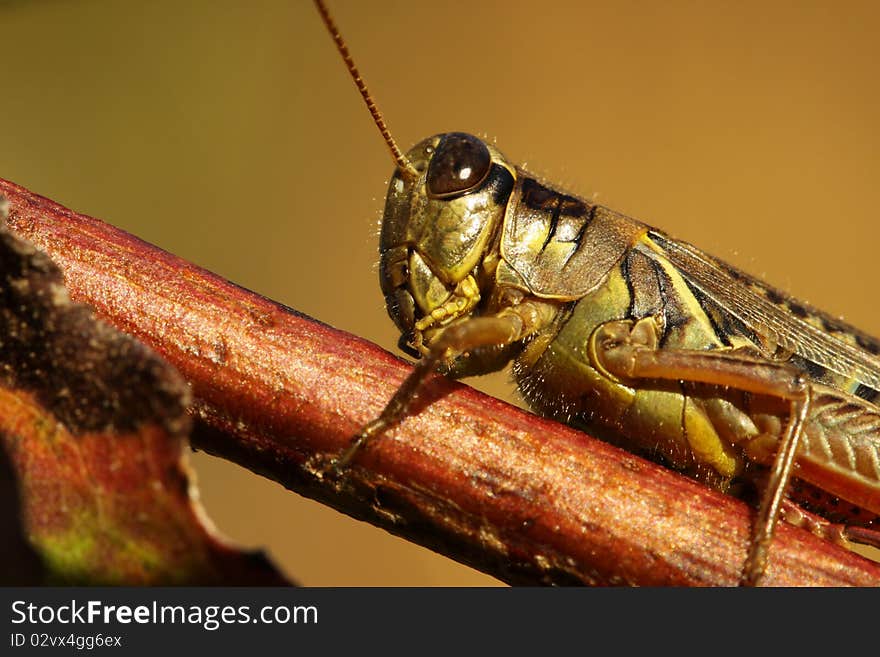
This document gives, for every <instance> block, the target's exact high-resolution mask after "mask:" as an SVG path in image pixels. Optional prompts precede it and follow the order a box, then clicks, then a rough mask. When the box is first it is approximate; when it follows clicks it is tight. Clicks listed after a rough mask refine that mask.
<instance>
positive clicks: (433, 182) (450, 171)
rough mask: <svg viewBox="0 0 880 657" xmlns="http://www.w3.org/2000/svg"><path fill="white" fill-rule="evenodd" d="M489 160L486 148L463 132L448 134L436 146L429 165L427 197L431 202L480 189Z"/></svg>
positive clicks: (490, 163)
mask: <svg viewBox="0 0 880 657" xmlns="http://www.w3.org/2000/svg"><path fill="white" fill-rule="evenodd" d="M491 167H492V156H491V155H490V154H489V149H488V148H486V144H484V143H483V142H482V141H480V140H479V139H477V138H476V137H474V136H472V135H467V134H465V133H463V132H450V133H449V134H447V135H444V136H443V138H442V139H441V140H440V143H439V144H437V149H436V151H435V152H434V157H432V158H431V163H430V164H429V165H428V175H427V178H426V180H427V183H428V194H429V195H430V196H432V197H434V198H447V197H449V196H459V195H461V194H465V193H467V192H469V191H471V190H473V189H475V188H477V187H479V186H480V183H482V182H483V181H484V180H485V179H486V176H488V175H489V169H490V168H491Z"/></svg>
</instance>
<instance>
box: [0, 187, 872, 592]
mask: <svg viewBox="0 0 880 657" xmlns="http://www.w3.org/2000/svg"><path fill="white" fill-rule="evenodd" d="M0 193H3V194H5V195H6V196H7V198H8V199H9V201H10V210H11V214H10V219H9V223H10V226H11V228H12V229H13V230H15V231H17V232H18V233H19V234H20V235H21V236H23V237H25V238H27V239H29V240H31V241H32V242H34V243H35V244H36V245H37V246H39V247H40V248H42V249H44V250H45V251H46V252H47V253H48V254H49V255H50V256H51V257H52V258H53V259H54V260H55V261H56V262H57V263H58V264H59V266H61V268H62V269H63V270H64V272H65V277H66V283H67V286H68V288H69V290H70V293H71V295H72V297H74V298H75V299H76V300H78V301H81V302H85V303H88V304H90V305H92V306H94V307H95V309H96V310H97V312H98V313H99V315H101V316H102V317H104V318H105V319H106V320H107V321H109V322H111V323H112V324H114V325H115V326H117V327H118V328H120V329H122V330H124V331H126V332H128V333H130V334H132V335H134V336H136V337H137V338H139V339H140V340H142V341H143V342H145V343H146V344H148V345H150V346H151V347H153V348H154V349H155V350H157V351H158V352H159V353H160V354H162V355H163V356H164V357H165V358H166V359H168V360H169V361H170V362H171V363H172V364H174V365H175V366H176V367H177V368H178V369H179V370H180V371H181V373H182V374H183V375H184V376H185V377H186V378H187V379H188V380H189V381H190V382H191V384H192V387H193V391H194V393H195V397H196V399H197V401H196V404H195V407H194V409H193V412H194V413H195V415H196V416H197V417H198V418H199V419H200V420H201V421H202V422H201V424H200V427H199V429H198V430H197V431H196V434H195V435H194V437H193V440H194V445H195V446H196V447H198V448H200V449H204V450H206V451H208V452H211V453H214V454H217V455H219V456H223V457H226V458H229V459H231V460H233V461H235V462H237V463H240V464H242V465H244V466H246V467H248V468H250V469H252V470H254V471H255V472H259V473H260V474H263V475H265V476H267V477H270V478H272V479H274V480H276V481H278V482H280V483H282V484H284V485H285V486H287V487H289V488H291V489H293V490H296V491H297V492H299V493H301V494H303V495H307V496H309V497H312V498H315V499H318V500H321V501H323V502H325V503H327V504H330V505H332V506H334V507H335V508H337V509H339V510H340V511H343V512H345V513H347V514H350V515H352V516H354V517H357V518H360V519H363V520H366V521H368V522H371V523H373V524H375V525H378V526H381V527H384V528H386V529H388V530H389V531H392V532H394V533H395V534H399V535H401V536H403V537H405V538H408V539H410V540H412V541H415V542H417V543H420V544H423V545H426V546H429V547H431V548H433V549H435V550H437V551H439V552H442V553H444V554H446V555H448V556H451V557H453V558H455V559H458V560H460V561H463V562H465V563H467V564H470V565H472V566H474V567H476V568H478V569H480V570H482V571H484V572H486V573H489V574H491V575H494V576H496V577H498V578H500V579H502V580H504V581H507V582H510V583H516V584H550V583H553V584H569V583H575V584H640V585H733V584H735V583H736V582H737V580H738V577H739V574H740V569H741V567H742V564H743V561H744V559H745V556H746V548H747V543H748V537H749V524H750V522H751V518H752V515H753V512H752V510H751V509H749V508H748V507H747V506H746V505H745V504H743V503H741V502H740V501H738V500H736V499H734V498H732V497H728V496H725V495H720V494H717V493H715V492H713V491H711V490H708V489H706V488H705V487H703V486H701V485H699V484H696V483H695V482H693V481H691V480H689V479H687V478H685V477H681V476H679V475H677V474H675V473H673V472H671V471H669V470H666V469H664V468H662V467H659V466H656V465H654V464H652V463H649V462H647V461H644V460H642V459H639V458H637V457H635V456H633V455H630V454H628V453H626V452H623V451H620V450H618V449H616V448H614V447H611V446H609V445H607V444H605V443H603V442H600V441H598V440H595V439H593V438H591V437H589V436H587V435H585V434H583V433H581V432H578V431H575V430H572V429H570V428H568V427H565V426H562V425H559V424H556V423H554V422H550V421H547V420H543V419H540V418H537V417H535V416H533V415H530V414H528V413H525V412H523V411H520V410H518V409H516V408H514V407H512V406H509V405H507V404H504V403H502V402H500V401H498V400H496V399H493V398H491V397H487V396H485V395H482V394H480V393H478V392H476V391H474V390H472V389H470V388H468V387H467V386H464V385H461V384H458V383H454V382H450V381H447V380H445V379H443V378H442V377H437V378H436V379H435V380H434V381H433V383H432V385H431V391H430V394H428V395H426V396H427V397H429V398H430V399H426V400H423V403H422V404H421V408H420V409H418V412H417V413H416V414H415V415H413V416H411V417H409V418H407V419H406V420H405V421H404V422H403V423H401V425H400V426H398V427H396V428H394V429H393V430H391V431H389V432H388V433H387V434H386V435H385V436H384V437H383V438H382V439H381V440H379V441H378V442H377V443H375V444H374V445H373V446H371V447H370V448H369V449H368V450H367V451H365V452H364V453H362V454H361V455H360V456H359V457H358V459H357V462H356V464H355V465H354V466H353V467H352V468H351V470H350V471H349V472H348V473H347V475H346V476H345V477H344V478H343V479H341V480H338V481H335V480H331V479H329V478H327V477H322V476H321V467H322V464H325V463H326V461H327V459H328V458H329V457H330V456H332V455H334V454H337V453H339V452H340V451H341V450H342V449H343V448H344V447H345V446H346V445H347V444H348V442H349V440H350V439H351V437H352V436H353V435H354V434H355V433H356V431H357V430H358V429H359V428H360V427H361V426H362V425H363V424H365V423H366V422H367V421H368V420H370V419H372V418H374V417H375V416H377V415H378V413H379V411H380V410H381V408H382V406H383V405H384V403H385V402H387V400H388V399H389V398H390V397H391V395H392V393H393V392H394V390H395V389H396V388H397V386H398V385H399V384H400V383H401V381H402V380H403V379H404V377H405V376H406V374H407V373H408V371H409V370H410V366H408V365H407V364H406V363H404V362H402V361H401V360H399V359H397V358H395V357H393V356H391V355H390V354H388V353H387V352H385V351H383V350H381V349H379V348H378V347H376V346H375V345H372V344H370V343H367V342H365V341H363V340H360V339H358V338H356V337H354V336H352V335H349V334H347V333H344V332H341V331H337V330H334V329H332V328H330V327H328V326H326V325H324V324H321V323H319V322H316V321H315V320H312V319H309V318H308V317H305V316H303V315H301V314H299V313H297V312H296V311H293V310H291V309H289V308H285V307H283V306H280V305H279V304H276V303H274V302H272V301H270V300H267V299H265V298H263V297H261V296H259V295H257V294H254V293H252V292H249V291H248V290H245V289H242V288H240V287H237V286H235V285H233V284H231V283H229V282H228V281H226V280H224V279H222V278H220V277H218V276H216V275H214V274H212V273H210V272H207V271H205V270H203V269H200V268H199V267H196V266H194V265H192V264H190V263H188V262H186V261H184V260H181V259H180V258H177V257H175V256H173V255H171V254H168V253H166V252H164V251H162V250H160V249H158V248H156V247H154V246H151V245H150V244H147V243H145V242H143V241H141V240H139V239H137V238H135V237H133V236H131V235H129V234H127V233H125V232H123V231H120V230H118V229H116V228H113V227H112V226H110V225H108V224H105V223H103V222H101V221H98V220H96V219H92V218H90V217H86V216H83V215H80V214H77V213H75V212H72V211H71V210H68V209H66V208H63V207H61V206H60V205H58V204H56V203H54V202H52V201H50V200H47V199H45V198H42V197H40V196H37V195H35V194H33V193H31V192H28V191H27V190H25V189H23V188H21V187H19V186H17V185H15V184H13V183H9V182H5V181H2V180H0ZM427 402H430V403H427ZM764 583H765V584H767V585H786V586H792V585H846V584H854V585H861V586H871V585H878V584H880V565H878V564H876V563H874V562H871V561H868V560H866V559H864V558H862V557H859V556H858V555H855V554H853V553H851V552H849V551H847V550H844V549H842V548H839V547H837V546H834V545H832V544H830V543H828V542H825V541H822V540H819V539H817V538H815V537H814V536H812V535H811V534H808V533H807V532H805V531H803V530H800V529H796V528H794V527H792V526H789V525H787V524H786V523H781V526H780V527H779V530H778V532H777V537H776V540H775V541H774V543H773V547H772V551H771V557H770V565H769V569H768V572H767V576H766V577H765V579H764Z"/></svg>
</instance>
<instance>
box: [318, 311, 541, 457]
mask: <svg viewBox="0 0 880 657" xmlns="http://www.w3.org/2000/svg"><path fill="white" fill-rule="evenodd" d="M556 311H557V307H556V305H554V304H552V303H547V302H543V301H524V302H523V303H520V304H518V305H516V306H510V307H507V308H504V309H503V310H501V311H500V312H498V313H496V314H495V315H489V316H486V317H470V318H467V319H465V320H462V321H460V322H457V323H455V324H451V325H449V326H447V327H445V328H444V329H442V330H441V331H440V332H439V333H436V334H434V335H433V336H432V338H431V340H430V342H429V343H428V344H427V345H423V346H422V353H423V355H422V358H421V359H420V360H419V361H418V362H417V363H416V365H415V368H414V369H413V371H412V372H411V373H410V375H409V376H408V377H407V378H406V380H405V381H404V382H403V384H401V386H400V387H399V388H398V389H397V392H395V393H394V396H393V397H392V398H391V401H389V402H388V405H387V406H386V407H385V409H384V410H383V411H382V413H381V414H380V415H379V417H377V418H376V419H375V420H373V421H372V422H370V423H369V424H367V425H366V426H365V427H364V428H363V429H361V431H360V432H358V434H357V435H356V436H355V437H354V438H353V439H352V441H351V444H350V445H349V446H348V447H347V448H346V450H345V451H344V452H343V453H342V454H340V455H339V456H338V457H337V458H336V459H334V460H333V462H332V463H331V464H330V468H331V469H332V470H334V471H336V472H338V471H340V470H342V469H343V468H345V467H347V466H348V465H349V464H350V463H351V462H352V460H353V459H354V458H355V456H356V455H357V453H358V452H359V451H360V450H361V449H363V448H364V447H365V446H366V445H367V444H368V443H369V442H370V441H371V440H373V439H374V438H375V437H377V436H379V435H381V434H382V433H383V432H384V431H385V430H386V429H388V428H389V427H390V426H392V425H394V424H396V423H397V422H399V421H400V420H402V419H403V418H404V417H406V414H407V411H408V410H409V407H410V406H411V405H412V402H413V401H414V400H415V399H416V397H418V394H419V391H420V390H421V389H422V387H423V386H424V384H425V381H427V379H428V377H429V376H430V374H431V373H432V372H434V371H435V370H436V369H437V368H438V367H439V366H440V365H441V364H442V363H444V362H446V361H448V360H451V359H453V358H455V357H456V356H459V355H461V354H466V353H467V352H469V351H472V350H474V349H478V348H480V347H490V346H504V345H509V344H512V343H514V342H517V341H519V340H522V339H524V338H527V337H528V336H530V335H532V334H534V333H536V332H538V331H540V330H541V329H543V328H545V327H546V326H548V325H549V324H550V323H551V322H552V320H553V318H554V317H555V315H556Z"/></svg>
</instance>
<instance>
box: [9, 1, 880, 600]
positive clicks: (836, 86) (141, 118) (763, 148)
mask: <svg viewBox="0 0 880 657" xmlns="http://www.w3.org/2000/svg"><path fill="white" fill-rule="evenodd" d="M330 4H331V9H332V10H333V11H334V12H335V16H336V19H337V22H338V23H339V25H340V27H341V29H342V31H343V33H344V34H345V36H346V37H347V39H348V41H349V45H350V47H351V49H352V52H353V54H354V56H355V58H356V61H357V62H358V65H359V66H360V68H361V71H362V73H363V74H364V77H365V78H366V80H367V82H368V84H369V85H370V86H371V88H372V90H373V92H374V94H375V96H376V98H377V100H378V102H379V104H380V107H381V108H382V110H383V111H384V113H385V115H386V117H387V119H388V121H389V124H390V126H391V129H392V131H393V132H394V134H395V135H396V136H397V138H398V140H399V141H400V142H401V144H402V145H403V146H404V147H408V146H409V145H410V144H412V143H413V142H415V141H417V140H418V139H420V138H422V137H424V136H427V135H429V134H433V133H436V132H442V131H447V130H465V131H469V132H473V133H476V134H478V135H481V136H484V137H488V138H490V139H496V140H497V144H498V146H499V148H500V149H501V150H502V151H504V152H505V153H506V154H507V155H508V156H509V157H511V158H512V159H514V160H515V161H518V162H521V163H526V164H527V165H528V166H529V167H530V168H531V169H532V170H533V171H535V172H536V173H540V174H542V175H544V176H546V177H547V178H549V179H551V180H554V181H558V182H559V183H562V184H563V185H564V186H566V187H568V188H570V189H573V190H576V191H578V192H580V193H581V194H583V195H592V194H593V193H596V194H598V199H599V200H600V202H602V203H604V204H606V205H610V206H611V207H614V208H616V209H618V210H621V211H624V212H626V213H628V214H631V215H633V216H636V217H638V218H641V219H643V220H644V221H647V222H649V223H652V224H654V225H657V226H659V227H662V228H664V229H666V230H667V231H668V232H670V233H672V234H673V235H675V236H678V237H681V238H684V239H687V240H688V241H691V242H694V243H696V244H697V245H699V246H701V247H703V248H704V249H706V250H708V251H709V252H711V253H714V254H715V255H718V256H720V257H722V258H724V259H727V260H729V261H731V262H733V263H735V264H736V265H738V266H740V267H741V268H743V269H746V270H747V271H750V272H752V273H754V274H757V275H759V276H762V277H764V278H766V279H768V280H769V281H771V282H773V283H775V284H776V285H778V286H780V287H783V288H785V289H787V290H789V291H790V292H792V293H794V294H795V295H796V296H799V297H801V298H803V299H805V300H807V301H810V302H812V303H814V304H817V305H819V306H820V307H824V308H826V309H827V310H829V311H831V312H832V313H834V314H838V315H842V316H844V317H845V319H847V320H848V321H850V322H852V323H854V324H856V325H858V326H860V327H862V328H864V329H866V330H868V331H869V332H871V333H874V334H880V310H878V308H877V302H876V300H875V296H874V295H875V291H876V285H875V283H874V281H875V280H876V278H877V273H876V271H877V270H876V269H875V262H876V257H875V254H876V251H875V249H876V248H877V245H876V238H875V233H874V232H873V228H874V226H875V224H876V215H877V212H876V209H875V207H874V200H875V199H874V195H875V193H876V191H877V187H878V182H880V157H878V153H880V136H878V135H880V133H878V130H877V127H876V125H875V124H876V119H877V117H878V115H880V112H878V110H880V89H878V80H880V75H878V65H880V42H878V40H877V39H876V35H877V34H878V28H880V9H878V8H877V7H878V6H880V5H876V4H875V3H862V4H860V3H854V2H850V3H834V2H827V3H789V2H785V3H782V2H779V3H767V2H744V3H726V2H725V3H722V2H716V3H708V2H614V3H591V2H561V3H553V2H544V3H537V4H536V3H510V2H479V1H475V0H469V1H459V2H447V3H437V2H430V3H429V2H423V1H422V0H411V1H410V2H396V1H393V0H376V1H375V2H369V3H367V2H355V1H352V0H330ZM0 39H2V59H0V62H2V63H0V94H2V104H0V108H2V109H0V177H4V178H7V179H9V180H12V181H14V182H17V183H19V184H22V185H24V186H25V187H28V188H30V189H31V190H33V191H36V192H38V193H40V194H43V195H45V196H48V197H50V198H52V199H54V200H57V201H59V202H61V203H63V204H65V205H67V206H69V207H72V208H74V209H76V210H79V211H81V212H85V213H87V214H90V215H93V216H96V217H100V218H102V219H104V220H106V221H108V222H111V223H113V224H115V225H117V226H119V227H122V228H124V229H126V230H128V231H130V232H132V233H134V234H136V235H138V236H140V237H142V238H144V239H146V240H148V241H150V242H153V243H155V244H157V245H159V246H161V247H163V248H165V249H167V250H168V251H171V252H173V253H176V254H178V255H180V256H183V257H185V258H187V259H189V260H191V261H193V262H196V263H198V264H200V265H202V266H204V267H206V268H208V269H210V270H213V271H215V272H217V273H219V274H221V275H223V276H225V277H227V278H229V279H231V280H233V281H235V282H236V283H239V284H241V285H244V286H246V287H248V288H251V289H253V290H255V291H257V292H260V293H262V294H264V295H266V296H268V297H271V298H272V299H275V300H277V301H279V302H282V303H285V304H287V305H290V306H292V307H294V308H297V309H298V310H300V311H303V312H305V313H308V314H309V315H312V316H313V317H316V318H318V319H321V320H323V321H325V322H327V323H329V324H332V325H333V326H336V327H338V328H341V329H345V330H347V331H351V332H353V333H356V334H358V335H360V336H363V337H365V338H368V339H370V340H373V341H375V342H378V343H379V344H380V345H382V346H384V347H385V348H387V349H389V350H393V349H394V345H395V343H396V337H397V336H396V335H395V331H394V328H393V325H392V324H391V322H390V320H389V319H388V318H387V316H386V315H385V312H384V309H383V307H382V298H381V295H380V293H379V290H378V284H377V280H376V268H375V265H376V259H377V258H376V230H377V221H378V219H379V215H380V211H381V207H382V202H383V198H384V194H385V184H386V180H387V177H388V175H389V174H390V171H391V164H390V162H391V160H390V158H389V156H388V155H387V153H386V152H385V151H384V150H383V145H382V142H381V140H380V138H379V135H378V133H377V132H376V130H375V129H374V128H373V126H372V124H371V123H370V119H369V117H368V115H367V113H366V111H365V110H364V108H363V106H362V103H361V101H360V98H359V97H358V96H357V93H356V91H355V89H354V87H353V85H352V83H351V81H350V80H349V79H348V78H347V76H346V73H345V71H344V69H343V66H342V64H341V62H340V60H339V58H338V56H337V55H336V53H335V51H334V49H333V46H332V43H331V41H330V39H329V37H328V36H327V34H326V33H325V32H324V31H323V28H322V26H321V24H320V22H319V19H318V17H317V15H316V13H315V11H314V9H313V7H312V6H311V4H310V3H309V2H307V1H306V0H297V1H295V2H282V1H280V0H279V1H270V0H262V1H255V2H223V1H217V0H211V1H208V0H203V1H192V2H177V1H171V0H161V1H152V2H142V3H134V2H124V3H123V2H114V1H112V0H80V1H67V2H60V1H49V0H43V1H41V2H37V1H33V2H26V1H8V0H7V1H4V0H0ZM244 207H247V212H245V211H244V210H243V208H244ZM475 383H476V384H477V385H478V386H480V387H484V388H485V389H488V390H490V391H493V392H494V393H495V394H502V395H506V396H507V398H509V399H513V398H514V397H513V395H512V393H511V391H510V387H509V386H508V385H507V382H506V378H505V376H504V375H503V374H502V375H500V376H496V377H490V378H489V379H484V380H480V381H476V382H475ZM193 460H194V462H195V465H196V467H197V469H198V471H199V479H200V484H201V491H202V498H203V500H204V503H205V505H206V507H207V509H208V512H209V514H210V516H211V517H212V518H213V519H214V520H215V522H216V523H217V525H218V526H219V527H220V528H221V529H222V530H223V531H224V532H225V533H226V534H228V535H229V536H231V537H233V538H235V539H237V540H238V541H240V542H242V543H245V544H247V545H252V546H264V547H266V548H267V549H268V550H269V551H270V553H271V555H272V556H273V557H274V558H275V559H276V560H277V561H278V562H279V563H280V564H282V565H283V567H284V568H285V569H286V570H287V571H288V572H289V573H290V574H292V575H293V576H294V577H296V578H298V579H299V581H301V582H302V583H305V584H310V585H447V584H457V585H487V584H493V583H495V580H492V579H491V578H488V577H486V576H484V575H482V574H480V573H477V572H475V571H472V570H470V569H468V568H465V567H463V566H460V565H458V564H455V563H453V562H451V561H449V560H447V559H445V558H443V557H439V556H437V555H435V554H433V553H431V552H429V551H427V550H424V549H422V548H419V547H416V546H413V545H410V544H408V543H405V542H403V541H401V540H399V539H396V538H394V537H392V536H389V535H388V534H385V533H384V532H383V531H381V530H378V529H375V528H372V527H370V526H368V525H365V524H363V523H359V522H356V521H354V520H351V519H349V518H347V517H344V516H342V515H340V514H338V513H336V512H335V511H332V510H329V509H326V508H324V507H321V506H319V505H318V504H316V503H314V502H311V501H309V500H305V499H301V498H299V497H298V496H296V495H295V494H292V493H289V492H287V491H285V490H283V489H282V488H281V487H280V486H278V485H277V484H274V483H272V482H269V481H266V480H264V479H261V478H259V477H256V476H254V475H251V474H250V473H249V472H247V471H244V470H242V469H240V468H238V467H237V466H234V465H231V464H228V463H225V462H221V461H218V460H216V459H212V458H209V457H205V456H203V455H195V457H194V459H193Z"/></svg>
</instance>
